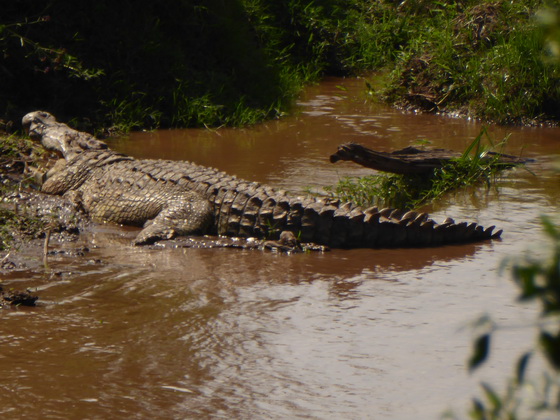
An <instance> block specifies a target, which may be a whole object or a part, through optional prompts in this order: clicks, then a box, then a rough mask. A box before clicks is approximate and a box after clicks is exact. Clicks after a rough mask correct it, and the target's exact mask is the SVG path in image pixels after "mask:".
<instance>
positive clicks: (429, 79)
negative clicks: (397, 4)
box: [382, 0, 560, 124]
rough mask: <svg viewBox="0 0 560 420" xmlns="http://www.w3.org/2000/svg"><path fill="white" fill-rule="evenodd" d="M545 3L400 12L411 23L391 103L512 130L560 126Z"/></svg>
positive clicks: (467, 4) (558, 83)
mask: <svg viewBox="0 0 560 420" xmlns="http://www.w3.org/2000/svg"><path fill="white" fill-rule="evenodd" d="M544 5H545V2H542V1H534V0H522V1H515V2H512V1H506V0H497V1H461V2H459V1H456V2H433V3H432V2H417V3H416V6H415V7H412V6H411V7H410V8H408V9H407V10H401V11H400V12H399V11H398V10H397V11H396V12H395V13H396V16H397V17H396V18H400V19H404V20H408V21H409V22H410V24H409V25H408V33H407V34H406V43H405V44H402V45H401V46H400V48H399V50H398V51H396V55H395V62H394V66H392V68H393V70H392V71H391V73H390V75H389V83H388V86H387V87H386V88H385V89H384V90H383V92H382V96H383V98H384V100H385V101H387V102H390V103H395V104H397V105H399V106H401V107H403V108H408V109H420V110H423V111H428V112H452V113H458V114H460V115H470V116H474V117H477V118H481V119H484V120H489V121H494V122H499V123H507V124H509V123H515V124H519V123H522V124H526V123H534V122H537V123H538V122H542V121H546V120H556V121H557V120H559V119H560V69H559V68H558V67H557V66H556V65H555V64H554V63H553V62H552V60H551V57H552V55H551V53H550V52H549V51H547V50H546V48H545V46H546V45H547V40H548V39H549V34H550V30H549V28H547V27H546V26H545V25H542V24H541V21H539V19H537V11H539V9H540V8H541V7H544ZM397 9H398V8H397ZM539 13H540V14H539V16H542V13H544V12H542V11H541V12H539ZM551 13H552V12H551ZM399 15H400V17H399Z"/></svg>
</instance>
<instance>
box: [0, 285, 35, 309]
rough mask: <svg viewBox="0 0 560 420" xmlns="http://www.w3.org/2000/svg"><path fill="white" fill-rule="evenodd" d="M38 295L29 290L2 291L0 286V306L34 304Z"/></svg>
mask: <svg viewBox="0 0 560 420" xmlns="http://www.w3.org/2000/svg"><path fill="white" fill-rule="evenodd" d="M37 299H39V296H35V295H32V294H31V293H29V292H27V291H26V292H19V291H9V292H4V290H3V289H2V286H0V306H3V305H4V304H9V305H13V306H19V305H21V306H35V302H36V301H37Z"/></svg>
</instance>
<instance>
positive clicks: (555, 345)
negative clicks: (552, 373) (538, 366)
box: [540, 331, 560, 371]
mask: <svg viewBox="0 0 560 420" xmlns="http://www.w3.org/2000/svg"><path fill="white" fill-rule="evenodd" d="M540 343H541V345H542V347H543V350H544V354H545V356H546V358H547V359H548V361H549V362H550V363H551V364H552V367H553V368H554V369H556V370H557V371H558V370H560V332H559V333H558V334H556V336H554V335H552V334H550V333H548V332H546V331H543V332H541V335H540Z"/></svg>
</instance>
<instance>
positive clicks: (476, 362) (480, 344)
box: [469, 334, 490, 372]
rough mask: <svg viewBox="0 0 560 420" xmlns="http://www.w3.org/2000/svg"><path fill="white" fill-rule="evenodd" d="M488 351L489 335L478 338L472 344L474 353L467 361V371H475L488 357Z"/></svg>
mask: <svg viewBox="0 0 560 420" xmlns="http://www.w3.org/2000/svg"><path fill="white" fill-rule="evenodd" d="M489 350H490V334H484V335H481V336H480V337H478V338H477V339H476V341H475V343H474V353H473V355H472V356H471V358H470V360H469V371H471V372H472V371H473V370H475V369H476V368H477V367H479V366H480V365H481V364H482V363H484V362H485V361H486V359H487V357H488V351H489Z"/></svg>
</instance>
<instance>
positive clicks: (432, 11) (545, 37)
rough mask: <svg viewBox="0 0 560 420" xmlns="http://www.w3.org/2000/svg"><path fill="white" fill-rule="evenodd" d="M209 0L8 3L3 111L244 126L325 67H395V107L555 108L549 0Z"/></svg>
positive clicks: (519, 114) (500, 111)
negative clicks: (545, 8)
mask: <svg viewBox="0 0 560 420" xmlns="http://www.w3.org/2000/svg"><path fill="white" fill-rule="evenodd" d="M203 3H204V4H201V3H200V2H198V1H195V0H185V1H182V2H161V1H159V2H158V1H147V0H139V1H137V2H134V4H132V3H129V2H110V1H108V0H98V1H96V2H90V3H88V4H85V5H83V4H77V3H75V2H74V3H73V2H70V3H69V2H66V1H63V0H47V1H39V0H24V2H23V4H25V6H26V7H22V3H21V2H8V3H7V4H6V5H5V7H4V8H3V10H2V13H3V15H2V23H0V53H2V56H3V61H2V67H1V68H2V77H1V78H0V120H11V121H16V122H17V121H19V120H20V119H21V116H22V115H24V114H25V113H26V112H29V110H32V109H45V110H48V111H50V112H52V113H53V114H55V115H57V117H59V118H60V119H62V120H69V119H71V118H74V119H75V122H76V123H79V124H81V128H82V129H91V128H96V127H105V128H106V127H113V126H114V127H116V128H119V129H121V130H131V129H146V128H147V129H151V128H158V127H170V126H176V127H204V126H213V127H216V126H221V125H233V126H240V125H248V124H254V123H256V122H259V121H262V120H263V119H270V118H277V117H279V116H281V115H283V114H284V113H286V112H288V111H289V110H290V107H291V105H292V104H293V100H294V98H295V97H296V96H297V94H298V93H299V92H300V91H301V89H302V88H303V86H305V85H306V84H308V83H313V82H315V81H317V80H319V79H320V77H322V76H324V75H336V76H348V75H355V74H359V73H364V72H371V71H384V72H388V73H389V75H390V77H388V78H387V80H388V83H387V85H386V86H385V88H383V89H379V90H376V91H375V95H372V96H376V97H381V98H383V100H385V101H387V102H388V103H391V104H397V105H399V106H403V107H414V108H420V109H423V110H426V111H433V112H461V113H467V114H471V115H474V116H477V117H481V118H485V119H489V120H493V121H499V122H506V123H510V122H513V123H517V122H527V121H531V120H534V121H539V120H546V119H557V120H558V119H560V115H559V114H560V111H559V109H560V106H559V105H560V75H559V73H558V72H559V70H558V68H557V67H555V66H554V65H553V63H552V61H553V60H551V58H553V57H554V54H558V52H556V53H555V51H556V50H557V49H558V48H557V45H558V42H557V41H558V30H557V26H558V18H557V16H556V14H554V13H549V14H548V15H547V14H542V13H541V14H540V15H539V16H541V18H539V19H536V18H534V16H535V12H537V11H538V10H539V9H540V8H542V7H543V6H544V5H545V4H547V2H544V1H541V0H520V1H515V2H513V1H506V0H495V1H487V0H478V1H474V0H456V1H435V2H434V1H427V0H420V1H406V2H400V1H399V2H395V1H392V0H379V1H375V2H372V1H369V0H285V1H280V2H279V1H276V0H231V1H226V2H224V1H219V0H209V1H207V2H203ZM549 3H550V4H552V5H555V6H556V8H558V1H551V2H549ZM29 11H34V12H33V14H30V13H31V12H29ZM35 11H40V12H35ZM121 16H135V19H125V20H122V18H121ZM542 16H545V17H546V16H548V17H547V18H546V19H545V18H543V17H542ZM83 124H89V125H90V126H89V127H88V126H87V125H86V126H84V125H83Z"/></svg>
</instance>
